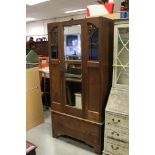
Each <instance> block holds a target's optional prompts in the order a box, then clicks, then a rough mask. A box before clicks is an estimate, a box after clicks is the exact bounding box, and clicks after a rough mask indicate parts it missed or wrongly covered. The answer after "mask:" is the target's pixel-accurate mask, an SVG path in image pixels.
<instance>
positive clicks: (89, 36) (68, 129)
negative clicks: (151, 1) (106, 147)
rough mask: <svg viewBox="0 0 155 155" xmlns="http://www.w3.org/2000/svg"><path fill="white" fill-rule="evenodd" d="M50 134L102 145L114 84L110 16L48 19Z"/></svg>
mask: <svg viewBox="0 0 155 155" xmlns="http://www.w3.org/2000/svg"><path fill="white" fill-rule="evenodd" d="M48 40H49V68H50V83H51V89H50V90H51V99H52V102H51V115H52V116H51V117H52V131H53V137H58V136H61V135H67V136H70V137H72V138H76V139H78V140H81V141H83V142H85V143H87V144H88V145H90V146H92V147H93V148H94V149H95V151H96V152H97V153H98V154H101V152H102V149H103V133H104V132H103V128H104V109H105V106H106V103H107V99H108V95H109V92H110V88H111V85H112V59H113V58H112V55H113V21H112V20H110V19H108V18H103V17H95V18H87V19H79V20H70V21H64V22H58V23H49V24H48Z"/></svg>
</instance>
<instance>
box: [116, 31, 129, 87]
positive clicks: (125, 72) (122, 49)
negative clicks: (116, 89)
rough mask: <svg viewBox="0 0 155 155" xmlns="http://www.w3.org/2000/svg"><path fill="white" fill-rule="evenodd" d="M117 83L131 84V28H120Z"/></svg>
mask: <svg viewBox="0 0 155 155" xmlns="http://www.w3.org/2000/svg"><path fill="white" fill-rule="evenodd" d="M116 70H117V73H116V78H117V79H116V82H117V84H125V85H128V84H129V28H119V29H118V50H117V69H116Z"/></svg>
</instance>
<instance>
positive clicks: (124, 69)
mask: <svg viewBox="0 0 155 155" xmlns="http://www.w3.org/2000/svg"><path fill="white" fill-rule="evenodd" d="M113 52H114V53H113V83H112V88H111V92H110V94H109V98H108V102H107V105H106V110H105V129H104V151H103V155H128V154H129V91H128V90H129V89H128V88H129V24H128V20H124V19H122V20H116V21H115V22H114V50H113Z"/></svg>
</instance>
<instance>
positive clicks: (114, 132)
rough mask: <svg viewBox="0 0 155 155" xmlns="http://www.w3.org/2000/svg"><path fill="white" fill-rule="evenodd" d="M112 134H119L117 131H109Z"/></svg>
mask: <svg viewBox="0 0 155 155" xmlns="http://www.w3.org/2000/svg"><path fill="white" fill-rule="evenodd" d="M111 134H112V135H114V134H116V135H117V136H119V133H117V132H116V131H113V132H111Z"/></svg>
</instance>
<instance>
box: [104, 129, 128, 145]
mask: <svg viewBox="0 0 155 155" xmlns="http://www.w3.org/2000/svg"><path fill="white" fill-rule="evenodd" d="M105 137H108V138H112V139H116V140H120V141H124V142H129V132H128V130H127V131H126V130H121V129H118V128H106V129H105Z"/></svg>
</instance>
